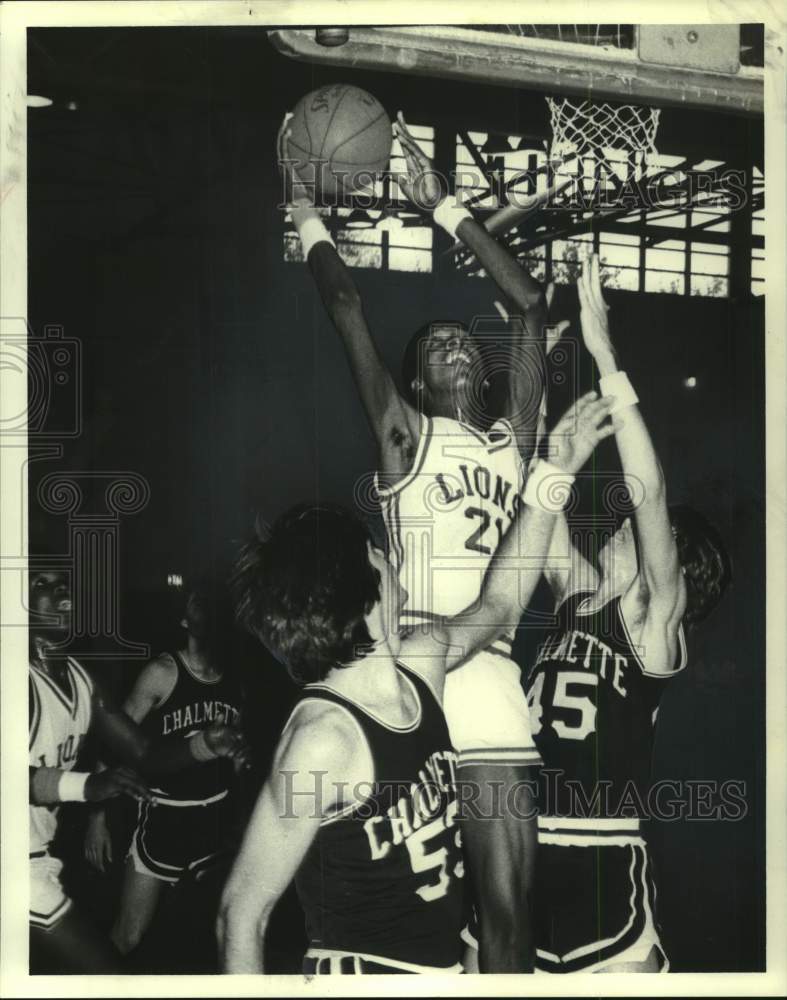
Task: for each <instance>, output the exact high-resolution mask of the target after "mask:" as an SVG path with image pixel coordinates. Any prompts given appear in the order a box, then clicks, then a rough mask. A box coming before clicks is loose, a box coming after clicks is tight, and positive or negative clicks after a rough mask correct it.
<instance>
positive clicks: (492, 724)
mask: <svg viewBox="0 0 787 1000" xmlns="http://www.w3.org/2000/svg"><path fill="white" fill-rule="evenodd" d="M498 649H500V650H501V651H500V652H498V651H497V650H498ZM503 649H505V650H507V652H508V653H510V651H511V643H510V640H507V639H500V640H498V642H497V643H495V644H494V647H492V648H490V649H485V650H482V651H481V652H480V653H478V654H477V655H476V656H474V657H473V658H472V659H471V660H468V661H467V662H466V663H462V664H461V665H460V666H458V667H456V668H455V669H454V670H451V671H450V673H449V674H448V675H447V676H446V679H445V693H444V695H443V710H444V712H445V717H446V721H447V722H448V729H449V732H450V734H451V742H452V743H453V745H454V749H455V750H456V751H457V756H458V760H457V765H458V767H462V766H465V767H466V766H468V765H470V764H476V765H478V764H481V765H483V764H488V765H493V764H498V765H499V764H511V765H524V766H531V765H532V766H539V765H540V764H541V757H540V756H539V753H538V750H537V749H536V745H535V743H534V742H533V737H532V735H531V732H530V715H529V712H528V707H527V699H526V698H525V693H524V691H523V690H522V684H521V681H520V671H519V667H518V666H517V664H516V663H514V661H513V660H512V659H511V658H510V656H508V655H506V654H505V653H504V652H502V650H503Z"/></svg>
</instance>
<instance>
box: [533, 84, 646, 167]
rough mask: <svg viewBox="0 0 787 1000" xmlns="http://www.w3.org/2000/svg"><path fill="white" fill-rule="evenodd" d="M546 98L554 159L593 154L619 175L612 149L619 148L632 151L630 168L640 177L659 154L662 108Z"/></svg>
mask: <svg viewBox="0 0 787 1000" xmlns="http://www.w3.org/2000/svg"><path fill="white" fill-rule="evenodd" d="M546 102H547V104H548V105H549V113H550V118H551V126H552V144H551V146H550V156H551V158H552V159H556V160H563V161H565V160H567V159H568V158H570V157H573V156H577V157H580V158H581V157H583V156H593V157H594V158H595V160H596V161H597V162H598V163H600V164H601V165H602V166H603V167H604V168H605V169H606V170H607V172H608V173H609V174H610V175H617V171H616V170H615V164H614V158H613V157H614V154H612V155H610V150H619V151H623V152H625V153H627V154H628V156H627V159H628V161H629V164H630V169H631V170H632V172H633V174H634V176H635V177H636V178H637V179H638V178H639V177H641V176H642V174H643V173H644V171H645V168H646V167H647V166H648V158H649V157H651V156H657V155H658V150H657V149H656V132H657V131H658V127H659V117H660V115H661V111H660V109H659V108H650V107H643V106H641V105H636V104H622V105H612V104H607V103H601V104H596V103H594V102H593V101H587V100H584V101H575V100H572V99H571V98H570V97H560V98H555V97H547V98H546Z"/></svg>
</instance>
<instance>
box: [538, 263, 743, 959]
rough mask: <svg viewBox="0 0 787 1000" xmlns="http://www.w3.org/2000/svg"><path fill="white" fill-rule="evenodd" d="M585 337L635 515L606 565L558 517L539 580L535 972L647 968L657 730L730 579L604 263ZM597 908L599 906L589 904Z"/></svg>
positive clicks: (585, 312) (585, 311) (652, 953)
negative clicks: (606, 287) (673, 481)
mask: <svg viewBox="0 0 787 1000" xmlns="http://www.w3.org/2000/svg"><path fill="white" fill-rule="evenodd" d="M578 286H579V300H580V306H581V323H582V335H583V339H584V342H585V346H586V347H587V349H588V350H589V351H590V353H591V354H592V356H593V358H594V359H595V361H596V364H597V366H598V369H599V373H600V375H601V381H600V389H601V392H602V393H605V394H607V393H609V394H611V395H612V396H613V397H614V398H615V399H616V403H615V408H614V410H613V413H614V420H615V424H616V432H615V439H616V442H617V446H618V450H619V452H620V459H621V464H622V467H623V473H624V476H625V479H626V482H627V485H628V488H629V491H630V493H631V496H632V501H633V504H634V508H635V513H634V525H633V527H632V524H631V521H630V519H629V518H626V519H625V520H624V521H623V523H622V525H621V526H620V527H619V529H618V530H617V531H616V532H615V533H614V534H613V535H612V537H611V538H610V539H609V541H608V542H607V543H606V544H605V545H604V546H603V547H602V549H601V551H600V552H599V555H598V570H596V569H595V567H593V566H591V565H590V563H588V562H587V561H586V560H585V559H584V558H583V556H582V555H581V554H580V553H579V552H578V551H577V550H575V549H573V547H572V545H571V543H570V539H569V534H568V528H567V526H566V522H565V518H564V517H563V515H560V516H559V517H558V518H556V522H557V523H556V530H555V532H554V534H553V537H552V546H551V550H550V556H549V562H548V566H547V569H546V570H545V574H546V577H547V579H548V581H549V583H550V585H551V587H552V590H553V592H554V594H555V601H556V607H557V610H556V624H555V627H554V628H553V629H552V630H551V631H550V632H549V633H548V634H547V636H546V637H545V639H544V641H543V643H542V645H541V647H540V649H539V652H538V655H537V657H536V661H535V663H534V664H533V667H532V669H531V671H530V673H529V676H528V679H527V692H528V700H529V702H530V704H531V720H532V724H533V735H534V738H535V741H536V744H537V746H538V749H539V751H540V753H541V756H542V758H543V760H544V765H545V768H546V769H547V771H548V772H550V773H553V774H555V775H558V776H559V777H558V779H557V780H556V781H555V782H554V783H553V784H552V785H550V786H549V787H548V788H546V787H545V788H544V789H543V792H544V798H543V800H542V802H541V804H540V805H541V809H540V812H539V818H538V830H539V849H538V860H539V863H538V873H537V879H536V884H537V890H536V907H535V911H534V912H535V914H536V948H537V951H536V964H537V966H538V968H539V969H543V970H544V971H548V972H556V973H564V972H579V971H583V972H596V971H598V972H601V971H604V972H606V971H609V972H620V971H627V972H654V971H658V970H659V969H661V970H662V971H666V970H667V969H668V968H669V966H668V963H667V961H666V956H665V954H664V951H663V949H662V947H661V943H660V939H659V933H658V925H657V922H656V914H655V892H654V889H653V884H652V879H651V875H650V862H649V856H648V850H647V844H646V842H645V839H644V837H643V835H642V831H641V828H640V822H641V820H642V819H644V818H647V813H646V810H645V806H644V804H645V803H646V802H648V801H649V798H648V791H649V787H648V783H649V779H650V769H651V756H652V748H653V737H654V727H655V721H656V713H657V710H658V706H659V701H660V698H661V695H662V692H663V689H664V684H665V683H666V682H667V680H668V679H669V678H670V677H672V676H674V674H675V673H676V672H677V671H679V670H680V669H682V668H683V666H684V665H685V644H684V637H683V627H682V626H683V623H684V622H685V623H687V624H689V625H691V624H694V623H696V622H698V621H700V620H702V619H703V618H704V617H705V616H706V615H707V614H709V613H710V611H711V610H712V608H713V607H714V606H715V605H716V603H717V602H718V600H719V599H720V597H721V594H722V592H723V591H724V589H725V587H726V586H727V583H728V582H729V579H730V569H729V563H728V560H727V556H726V553H725V552H724V548H723V545H722V543H721V540H720V538H719V537H718V535H717V534H716V532H715V531H714V530H713V528H712V527H711V526H710V525H709V524H708V523H707V522H706V521H705V520H704V518H702V517H701V516H700V515H699V514H695V513H693V512H690V511H687V510H686V509H683V508H678V509H677V510H676V509H672V510H671V509H670V508H668V507H667V499H666V488H665V482H664V474H663V472H662V469H661V465H660V464H659V461H658V458H657V456H656V452H655V450H654V447H653V442H652V441H651V438H650V434H649V433H648V430H647V427H646V426H645V422H644V420H643V418H642V414H641V412H640V410H639V406H638V405H637V402H638V401H637V396H636V393H635V392H634V390H633V388H632V387H631V384H630V382H629V380H628V378H627V376H626V375H625V373H624V372H621V371H619V370H618V367H617V360H616V355H615V351H614V349H613V347H612V342H611V339H610V334H609V326H608V321H607V307H606V305H605V303H604V299H603V296H602V291H601V281H600V276H599V264H598V258H597V257H595V256H594V257H593V258H592V259H591V261H590V262H589V264H587V265H585V267H584V268H583V272H582V275H581V277H580V279H579V283H578ZM596 898H603V899H604V901H605V904H604V907H603V908H601V909H598V908H597V907H596V906H595V905H589V900H591V899H596Z"/></svg>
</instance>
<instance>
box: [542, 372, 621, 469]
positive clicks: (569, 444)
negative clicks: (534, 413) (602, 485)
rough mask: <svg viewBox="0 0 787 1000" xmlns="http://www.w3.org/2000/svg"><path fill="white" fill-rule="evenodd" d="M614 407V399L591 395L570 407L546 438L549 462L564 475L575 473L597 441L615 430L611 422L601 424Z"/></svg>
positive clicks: (591, 393)
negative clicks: (562, 470) (565, 473)
mask: <svg viewBox="0 0 787 1000" xmlns="http://www.w3.org/2000/svg"><path fill="white" fill-rule="evenodd" d="M614 403H615V397H614V396H603V397H602V398H601V399H599V396H598V393H597V392H595V391H593V392H588V393H585V395H584V396H581V397H580V398H579V399H578V400H577V401H576V402H575V403H573V404H572V405H571V406H570V407H569V408H568V410H566V412H565V413H564V414H563V416H562V417H561V418H560V420H559V421H558V422H557V424H555V426H554V428H553V429H552V431H551V432H550V434H549V442H548V443H549V452H548V456H549V461H550V462H551V463H552V464H553V465H556V466H558V468H561V469H564V470H565V471H566V472H570V473H572V474H573V473H576V472H579V470H580V469H581V468H582V466H583V465H584V464H585V462H587V460H588V459H589V458H590V456H591V455H592V454H593V451H594V450H595V448H596V445H597V444H598V443H599V441H602V440H603V439H604V438H605V437H609V436H610V435H611V434H614V433H615V431H616V430H617V425H616V424H615V422H614V420H611V421H609V422H608V423H605V421H606V420H607V418H608V417H609V412H610V410H611V409H612V406H613V405H614Z"/></svg>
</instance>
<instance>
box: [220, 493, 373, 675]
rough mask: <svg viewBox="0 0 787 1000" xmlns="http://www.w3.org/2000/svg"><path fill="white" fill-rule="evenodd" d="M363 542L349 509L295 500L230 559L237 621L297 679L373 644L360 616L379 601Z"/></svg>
mask: <svg viewBox="0 0 787 1000" xmlns="http://www.w3.org/2000/svg"><path fill="white" fill-rule="evenodd" d="M369 541H370V536H369V532H368V531H367V529H366V527H365V526H364V525H363V524H362V523H361V522H360V521H359V520H358V519H357V518H356V517H355V516H354V515H353V514H351V513H350V511H348V510H345V509H344V508H342V507H338V506H306V505H300V506H297V507H294V508H292V509H291V510H289V511H287V512H286V513H285V514H283V515H282V516H281V517H280V518H279V520H278V521H277V522H276V523H275V524H274V526H273V528H272V529H271V531H270V533H269V534H268V537H267V538H265V539H261V538H259V537H257V538H255V539H253V540H252V541H251V542H249V544H248V545H246V546H245V548H244V549H243V550H242V551H241V553H240V555H239V557H238V559H237V561H236V565H235V571H234V574H233V579H232V587H233V593H234V597H235V615H236V618H237V620H238V621H239V622H240V623H241V624H242V625H243V626H244V627H245V628H246V629H248V631H250V632H251V633H252V634H253V635H255V636H256V637H257V638H258V639H260V640H261V641H262V642H263V643H264V644H265V645H266V646H267V647H268V648H269V649H270V650H271V651H272V652H273V653H274V655H275V656H277V657H278V658H279V659H280V660H282V661H283V662H284V664H285V666H286V667H287V670H288V672H289V674H290V676H291V677H292V678H293V680H294V681H296V682H297V683H298V684H308V683H311V682H314V681H319V680H322V679H323V678H324V677H325V676H326V675H327V674H328V673H329V671H330V670H332V669H333V668H335V667H341V666H344V665H346V664H347V663H348V662H350V661H352V660H354V659H357V658H359V657H362V656H364V655H365V654H366V652H368V651H369V650H370V649H371V647H372V646H373V642H372V638H371V636H370V635H369V630H368V628H367V626H366V622H365V620H364V617H365V615H367V614H368V613H369V612H370V611H371V609H372V608H373V607H374V605H375V604H376V602H377V601H378V600H379V599H380V574H379V573H378V572H377V570H376V569H374V567H373V566H372V565H371V563H370V562H369V551H368V543H369Z"/></svg>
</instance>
